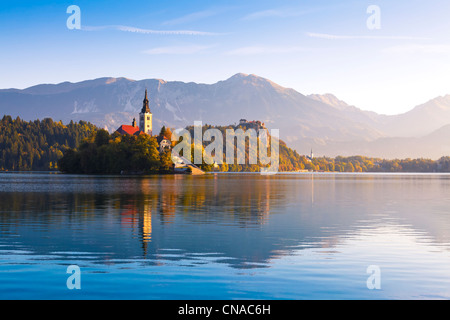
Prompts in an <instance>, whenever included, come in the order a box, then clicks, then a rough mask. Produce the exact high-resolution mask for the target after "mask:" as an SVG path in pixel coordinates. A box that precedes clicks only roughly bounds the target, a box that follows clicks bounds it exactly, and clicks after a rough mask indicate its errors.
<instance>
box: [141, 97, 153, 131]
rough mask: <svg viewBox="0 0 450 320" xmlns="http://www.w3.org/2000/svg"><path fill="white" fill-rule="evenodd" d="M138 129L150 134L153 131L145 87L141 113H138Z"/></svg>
mask: <svg viewBox="0 0 450 320" xmlns="http://www.w3.org/2000/svg"><path fill="white" fill-rule="evenodd" d="M139 130H140V131H142V132H145V133H146V134H148V135H150V136H151V135H152V131H153V124H152V113H151V111H150V107H149V102H148V97H147V89H145V98H144V101H143V106H142V110H141V113H139Z"/></svg>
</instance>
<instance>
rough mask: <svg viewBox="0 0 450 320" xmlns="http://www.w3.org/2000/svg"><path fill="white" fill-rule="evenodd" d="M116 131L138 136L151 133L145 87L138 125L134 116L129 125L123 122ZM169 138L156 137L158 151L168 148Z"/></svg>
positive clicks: (150, 117) (150, 120)
mask: <svg viewBox="0 0 450 320" xmlns="http://www.w3.org/2000/svg"><path fill="white" fill-rule="evenodd" d="M116 132H117V133H120V134H129V135H135V136H139V135H141V134H148V135H149V136H152V135H153V115H152V112H151V111H150V104H149V100H148V94H147V89H145V98H144V101H143V105H142V109H141V112H140V113H139V126H138V125H137V123H136V118H134V119H133V122H132V124H131V126H130V125H125V124H124V125H121V126H120V127H119V129H117V130H116ZM170 138H171V137H157V141H158V145H159V150H160V152H162V151H163V150H166V149H167V148H169V149H170V145H171V141H170Z"/></svg>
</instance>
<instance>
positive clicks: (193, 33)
mask: <svg viewBox="0 0 450 320" xmlns="http://www.w3.org/2000/svg"><path fill="white" fill-rule="evenodd" d="M81 30H84V31H103V30H116V31H123V32H132V33H140V34H153V35H189V36H216V35H220V34H219V33H213V32H204V31H194V30H150V29H141V28H136V27H129V26H120V25H113V26H96V27H92V26H82V27H81Z"/></svg>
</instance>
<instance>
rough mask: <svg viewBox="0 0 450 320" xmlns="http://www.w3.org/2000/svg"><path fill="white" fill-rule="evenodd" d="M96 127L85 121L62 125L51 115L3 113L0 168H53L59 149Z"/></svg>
mask: <svg viewBox="0 0 450 320" xmlns="http://www.w3.org/2000/svg"><path fill="white" fill-rule="evenodd" d="M97 130H98V128H97V127H96V126H94V125H93V124H91V123H88V122H85V121H80V122H79V123H74V122H70V123H69V124H68V125H67V126H66V125H63V124H62V123H61V122H54V121H53V120H52V119H44V120H42V121H39V120H35V121H29V122H27V121H24V120H22V119H20V118H19V117H17V118H16V119H12V118H11V116H4V117H3V119H2V120H1V121H0V170H2V171H5V170H11V171H31V170H36V171H47V170H57V169H58V166H57V161H58V160H59V159H60V158H61V157H62V156H63V153H64V152H65V151H66V150H67V149H69V148H76V147H77V146H78V145H79V144H80V143H81V141H83V139H85V138H87V137H89V136H90V135H91V133H92V132H95V131H97Z"/></svg>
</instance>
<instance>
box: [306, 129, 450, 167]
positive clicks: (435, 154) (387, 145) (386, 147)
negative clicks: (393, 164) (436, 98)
mask: <svg viewBox="0 0 450 320" xmlns="http://www.w3.org/2000/svg"><path fill="white" fill-rule="evenodd" d="M302 144H303V145H304V146H308V148H313V150H314V153H315V154H316V156H324V155H326V156H330V157H334V156H338V155H342V156H352V155H364V156H368V157H379V158H386V159H406V158H430V159H435V160H436V159H439V158H441V157H443V156H448V155H450V125H446V126H444V127H442V128H440V129H438V130H436V131H434V132H432V133H431V134H429V135H425V136H423V137H418V138H416V137H395V138H393V137H388V138H380V139H377V140H374V141H369V142H363V141H346V142H336V141H328V143H327V144H323V142H322V141H320V140H318V139H305V140H303V141H302ZM298 147H299V148H301V146H298ZM304 150H306V149H304ZM305 152H306V151H305Z"/></svg>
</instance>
